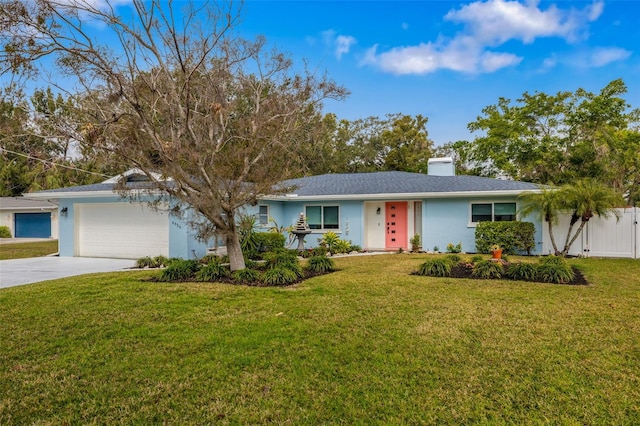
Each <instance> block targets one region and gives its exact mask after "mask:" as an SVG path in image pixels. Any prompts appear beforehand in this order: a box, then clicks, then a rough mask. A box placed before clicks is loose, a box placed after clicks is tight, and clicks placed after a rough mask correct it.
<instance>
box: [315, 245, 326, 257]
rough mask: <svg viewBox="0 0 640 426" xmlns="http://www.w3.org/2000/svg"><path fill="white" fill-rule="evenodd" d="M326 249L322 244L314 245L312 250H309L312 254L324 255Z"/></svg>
mask: <svg viewBox="0 0 640 426" xmlns="http://www.w3.org/2000/svg"><path fill="white" fill-rule="evenodd" d="M328 251H329V250H328V249H327V248H326V247H324V246H318V247H314V248H313V250H311V252H312V253H313V255H314V256H324V255H325V254H327V252H328Z"/></svg>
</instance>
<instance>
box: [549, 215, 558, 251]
mask: <svg viewBox="0 0 640 426" xmlns="http://www.w3.org/2000/svg"><path fill="white" fill-rule="evenodd" d="M547 226H549V238H551V245H552V246H553V254H555V255H556V256H557V255H558V254H559V253H560V252H559V251H558V246H557V245H556V239H555V238H554V236H553V223H551V221H550V220H548V221H547Z"/></svg>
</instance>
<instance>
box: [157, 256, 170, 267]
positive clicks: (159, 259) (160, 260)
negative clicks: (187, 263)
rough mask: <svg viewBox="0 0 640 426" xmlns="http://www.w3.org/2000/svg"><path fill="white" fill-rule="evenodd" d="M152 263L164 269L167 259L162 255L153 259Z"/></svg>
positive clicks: (167, 262)
mask: <svg viewBox="0 0 640 426" xmlns="http://www.w3.org/2000/svg"><path fill="white" fill-rule="evenodd" d="M153 261H154V262H156V264H157V265H158V266H157V267H158V268H160V267H165V266H167V265H168V264H169V259H168V258H167V257H166V256H162V255H159V256H156V257H154V258H153Z"/></svg>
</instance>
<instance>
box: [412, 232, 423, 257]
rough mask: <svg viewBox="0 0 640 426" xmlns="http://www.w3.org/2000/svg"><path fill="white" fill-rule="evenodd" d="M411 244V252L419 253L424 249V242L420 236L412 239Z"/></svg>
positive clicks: (417, 235)
mask: <svg viewBox="0 0 640 426" xmlns="http://www.w3.org/2000/svg"><path fill="white" fill-rule="evenodd" d="M409 243H410V244H411V252H412V253H417V252H419V251H420V249H421V248H422V242H421V240H420V234H415V235H414V236H413V237H411V239H409Z"/></svg>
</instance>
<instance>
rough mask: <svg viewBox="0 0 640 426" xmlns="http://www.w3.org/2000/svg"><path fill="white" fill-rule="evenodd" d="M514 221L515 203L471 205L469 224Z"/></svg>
mask: <svg viewBox="0 0 640 426" xmlns="http://www.w3.org/2000/svg"><path fill="white" fill-rule="evenodd" d="M509 220H516V203H472V204H471V223H478V222H504V221H509Z"/></svg>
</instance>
